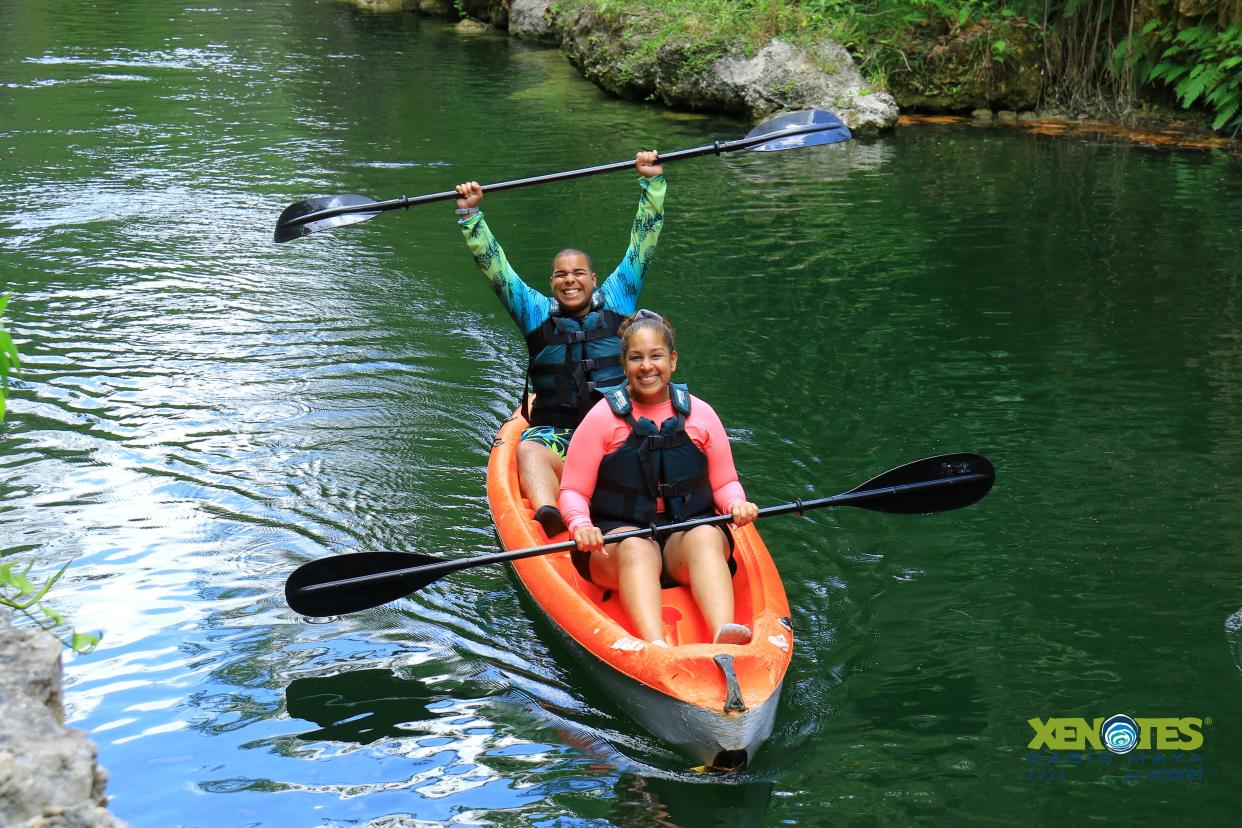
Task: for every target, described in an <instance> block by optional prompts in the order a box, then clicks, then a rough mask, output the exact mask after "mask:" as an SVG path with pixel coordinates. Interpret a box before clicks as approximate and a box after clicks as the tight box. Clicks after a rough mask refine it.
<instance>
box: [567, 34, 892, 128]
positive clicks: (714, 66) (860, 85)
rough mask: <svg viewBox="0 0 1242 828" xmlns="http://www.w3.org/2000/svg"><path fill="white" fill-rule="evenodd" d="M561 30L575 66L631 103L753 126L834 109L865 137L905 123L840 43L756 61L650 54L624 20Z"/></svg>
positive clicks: (767, 51) (772, 50)
mask: <svg viewBox="0 0 1242 828" xmlns="http://www.w3.org/2000/svg"><path fill="white" fill-rule="evenodd" d="M557 24H558V25H559V26H560V29H561V48H562V49H563V51H564V52H565V53H566V55H567V56H568V57H569V60H570V62H571V63H573V64H574V65H575V66H577V67H578V69H579V70H580V71H581V72H582V74H583V75H584V76H585V77H586V78H587V79H588V80H590V81H592V82H593V83H595V84H596V85H597V86H599V87H600V88H602V89H604V90H605V91H607V92H612V93H613V94H615V95H620V96H622V97H625V98H631V99H639V100H641V99H650V98H654V99H656V100H659V101H661V102H663V103H665V104H668V105H670V106H674V107H678V108H682V109H690V110H706V111H712V112H725V113H730V114H735V115H742V116H745V117H749V118H751V119H752V120H759V119H762V118H764V117H766V116H767V115H770V114H772V113H773V112H778V111H784V110H793V109H827V110H830V111H831V112H833V113H835V114H836V115H838V116H839V117H840V118H841V120H842V121H844V122H845V123H846V124H847V125H848V126H849V127H850V129H852V130H857V131H863V132H867V131H875V130H878V129H884V128H887V127H891V126H893V125H894V124H895V123H896V122H897V115H898V111H897V104H896V102H895V101H894V100H893V97H892V96H891V95H889V94H888V93H887V92H881V91H878V90H875V89H871V88H869V87H868V86H867V84H866V82H865V81H864V80H863V78H862V75H861V74H860V73H859V71H858V67H857V66H856V65H855V64H854V60H853V58H852V57H851V56H850V54H849V52H848V51H846V49H845V47H843V46H841V45H840V44H838V43H832V42H824V43H819V44H817V45H815V46H814V47H811V48H809V49H804V48H801V47H797V46H794V45H792V44H790V43H787V42H785V41H782V40H779V39H774V40H772V41H769V42H768V43H767V44H766V45H765V46H764V47H763V48H761V49H759V50H758V51H757V52H755V53H754V54H753V55H745V54H742V53H741V52H740V51H729V50H726V51H725V52H724V54H722V55H714V54H713V53H712V52H711V51H710V50H707V49H705V48H704V46H703V44H697V43H688V42H687V43H676V42H670V43H666V44H665V45H663V46H662V47H661V48H660V49H659V51H658V53H656V54H649V53H646V52H644V51H643V40H644V36H643V34H642V33H639V32H631V31H627V30H626V29H625V28H624V26H623V24H622V22H621V21H620V19H618V18H608V17H605V16H602V15H598V14H595V13H593V12H589V11H578V12H574V13H573V14H566V15H563V16H562V17H560V18H559V19H558V21H557Z"/></svg>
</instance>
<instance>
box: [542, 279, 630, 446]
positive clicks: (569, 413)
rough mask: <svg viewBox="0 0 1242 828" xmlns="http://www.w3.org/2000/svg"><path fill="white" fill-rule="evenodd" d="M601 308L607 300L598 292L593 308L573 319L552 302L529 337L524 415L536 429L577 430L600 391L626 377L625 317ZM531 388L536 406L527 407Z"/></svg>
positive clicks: (597, 398) (592, 303)
mask: <svg viewBox="0 0 1242 828" xmlns="http://www.w3.org/2000/svg"><path fill="white" fill-rule="evenodd" d="M603 304H604V299H603V296H602V295H601V294H600V292H599V291H596V292H595V293H594V295H593V296H592V297H591V310H590V311H588V312H587V314H586V315H585V316H583V317H581V318H575V317H572V316H564V315H562V314H561V312H560V308H559V306H558V305H557V304H556V302H555V301H554V302H553V303H552V313H551V314H550V315H549V316H548V318H547V319H545V320H544V322H543V324H542V325H540V326H539V327H537V328H535V329H534V330H533V331H531V332H530V333H529V334H527V335H526V350H527V352H528V355H529V362H528V363H527V366H526V387H525V390H524V391H523V393H522V416H523V417H525V418H526V420H527V422H529V423H530V424H531V425H532V426H540V425H543V426H553V427H555V428H577V427H578V423H580V422H582V418H583V417H585V416H586V414H587V412H588V411H590V410H591V406H593V405H595V403H596V402H597V401H598V400H599V398H600V394H599V390H598V389H601V388H606V387H608V386H610V385H616V384H617V383H618V382H621V381H623V380H624V379H625V372H624V371H623V370H622V368H621V339H620V337H618V336H617V328H618V327H620V325H621V320H622V319H623V318H624V317H622V316H621V314H619V313H617V312H616V311H613V310H609V309H607V308H605V307H603ZM532 386H533V388H534V391H535V404H534V406H533V407H528V405H527V396H528V392H529V390H530V389H531V387H532Z"/></svg>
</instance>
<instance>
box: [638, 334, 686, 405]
mask: <svg viewBox="0 0 1242 828" xmlns="http://www.w3.org/2000/svg"><path fill="white" fill-rule="evenodd" d="M675 370H677V352H676V351H674V350H672V349H671V348H669V347H668V343H667V342H666V341H665V340H664V337H663V336H661V335H660V333H659V332H658V331H655V330H652V329H651V328H640V329H639V330H637V331H635V332H634V333H633V334H632V335H631V336H630V338H629V342H628V343H627V344H626V347H625V379H626V380H627V381H628V382H629V385H630V396H631V397H633V398H634V399H636V400H638V401H639V402H644V403H662V402H666V401H667V400H668V398H669V395H668V383H669V379H670V378H671V377H672V375H673V371H675Z"/></svg>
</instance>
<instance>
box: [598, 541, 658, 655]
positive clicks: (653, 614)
mask: <svg viewBox="0 0 1242 828" xmlns="http://www.w3.org/2000/svg"><path fill="white" fill-rule="evenodd" d="M628 528H629V527H621V528H619V529H616V530H614V531H617V532H624V531H626V529H628ZM606 549H607V552H608V556H607V557H603V556H601V555H592V556H591V580H592V581H594V582H595V583H597V584H599V585H600V586H602V587H606V588H608V589H615V590H616V591H617V594H618V595H619V596H620V597H621V606H622V607H624V608H625V613H626V615H628V616H629V617H630V620H631V621H632V622H634V628H635V630H636V631H637V633H638V635H639V637H640V638H642V639H643V640H645V641H662V640H664V617H663V608H662V604H663V601H662V600H661V597H660V572H661V570H662V569H663V561H662V560H661V558H660V547H658V546H656V544H655V542H654V541H651V540H648V539H646V538H627V539H625V540H623V541H621V542H620V543H610V544H608V546H607V547H606Z"/></svg>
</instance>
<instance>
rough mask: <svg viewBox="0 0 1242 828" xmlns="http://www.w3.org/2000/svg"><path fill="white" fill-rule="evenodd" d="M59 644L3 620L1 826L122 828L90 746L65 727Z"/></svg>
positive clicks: (0, 660)
mask: <svg viewBox="0 0 1242 828" xmlns="http://www.w3.org/2000/svg"><path fill="white" fill-rule="evenodd" d="M60 653H61V644H60V642H59V641H57V640H56V639H55V638H53V637H52V636H50V635H47V634H46V633H44V632H42V631H40V630H34V629H25V628H23V629H14V628H13V627H12V626H11V625H10V624H9V622H8V619H6V618H4V617H3V616H0V664H3V665H4V669H3V670H2V671H0V825H3V826H8V827H9V828H125V825H126V824H125V823H124V822H121V821H120V820H118V819H117V818H116V817H114V816H112V814H111V813H109V812H108V810H107V808H106V805H107V796H106V794H105V792H104V790H105V788H106V786H107V783H108V775H107V773H106V772H105V771H104V769H103V768H101V767H100V766H99V764H98V762H97V761H96V755H97V751H96V748H95V744H94V742H92V741H91V740H90V739H89V738H87V736H86V734H85V733H83V732H82V731H80V730H71V729H69V728H66V727H65V726H64V725H63V724H62V720H63V719H64V715H65V713H64V701H63V697H62V695H61V664H60Z"/></svg>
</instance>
